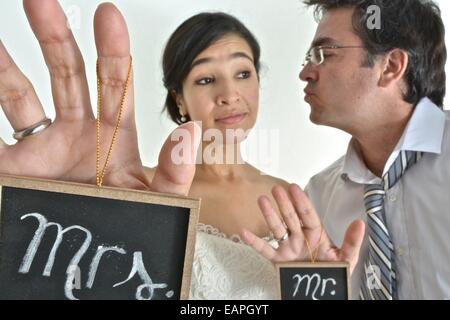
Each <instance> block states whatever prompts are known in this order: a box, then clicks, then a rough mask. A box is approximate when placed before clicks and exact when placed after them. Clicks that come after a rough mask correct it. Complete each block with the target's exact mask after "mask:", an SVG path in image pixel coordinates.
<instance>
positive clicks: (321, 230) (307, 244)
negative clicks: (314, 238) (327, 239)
mask: <svg viewBox="0 0 450 320" xmlns="http://www.w3.org/2000/svg"><path fill="white" fill-rule="evenodd" d="M322 234H323V227H322V225H321V226H320V237H319V243H318V244H317V248H316V252H315V254H314V255H313V252H312V250H311V246H310V245H309V241H308V239H306V235H305V242H306V246H307V248H308V253H309V258H310V259H311V262H312V263H315V262H316V259H317V255H318V254H319V248H320V244H321V243H322Z"/></svg>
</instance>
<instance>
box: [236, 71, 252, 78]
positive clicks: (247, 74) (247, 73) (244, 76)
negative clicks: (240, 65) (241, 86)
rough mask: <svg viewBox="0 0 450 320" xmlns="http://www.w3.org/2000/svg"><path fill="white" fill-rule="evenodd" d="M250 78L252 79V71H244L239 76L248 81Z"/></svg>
mask: <svg viewBox="0 0 450 320" xmlns="http://www.w3.org/2000/svg"><path fill="white" fill-rule="evenodd" d="M249 77H250V71H242V72H239V74H238V78H239V79H247V78H249Z"/></svg>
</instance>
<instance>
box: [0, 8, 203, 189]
mask: <svg viewBox="0 0 450 320" xmlns="http://www.w3.org/2000/svg"><path fill="white" fill-rule="evenodd" d="M23 5H24V9H25V12H26V15H27V17H28V21H29V23H30V25H31V28H32V30H33V32H34V34H35V36H36V38H37V40H38V41H39V44H40V46H41V49H42V53H43V55H44V59H45V62H46V64H47V66H48V70H49V72H50V79H51V87H52V93H53V101H54V106H55V110H56V119H55V121H54V122H53V124H52V125H50V127H48V128H47V129H45V130H43V131H42V132H40V133H37V134H35V135H32V136H28V137H26V138H24V139H23V140H22V141H20V142H18V143H16V144H14V145H6V144H5V143H4V142H3V141H2V140H1V139H0V173H3V174H14V175H21V176H33V177H42V178H48V179H59V180H67V181H77V182H84V183H95V155H96V120H95V116H94V114H93V112H92V107H91V103H90V96H89V91H88V84H87V80H86V73H85V66H84V61H83V57H82V55H81V52H80V50H79V48H78V46H77V43H76V42H75V39H74V37H73V35H72V32H71V31H70V29H69V28H68V26H67V19H66V17H65V15H64V12H63V10H62V8H61V7H60V5H59V3H58V2H57V1H56V0H24V1H23ZM94 32H95V44H96V47H97V54H98V63H99V76H100V78H101V80H102V83H103V89H102V114H101V120H102V121H101V137H102V139H101V153H100V155H101V157H100V165H101V167H102V165H103V163H104V160H105V156H106V153H107V150H108V147H109V144H110V142H111V137H112V133H113V130H114V127H115V125H116V118H117V113H118V110H119V106H120V96H121V93H122V90H123V86H124V83H125V80H126V78H127V73H128V69H129V62H130V40H129V35H128V30H127V26H126V23H125V20H124V18H123V16H122V15H121V13H120V12H119V11H118V10H117V8H116V7H115V6H114V5H112V4H109V3H105V4H101V5H100V6H99V7H98V8H97V11H96V13H95V17H94ZM0 103H1V105H2V108H3V110H4V112H5V114H6V117H7V119H8V120H9V122H10V123H11V126H12V127H13V128H14V130H15V131H20V130H23V129H24V128H27V127H30V126H32V125H33V124H35V123H37V122H39V121H41V120H42V119H44V118H45V113H44V109H43V107H42V105H41V103H40V101H39V98H38V97H37V95H36V92H35V91H34V89H33V86H32V84H31V83H30V81H29V80H28V79H27V78H26V77H25V76H24V74H23V73H22V72H21V71H20V70H19V68H18V67H17V65H16V64H15V63H14V61H13V59H12V58H11V57H10V55H9V54H8V52H7V51H6V48H5V47H4V45H3V43H2V42H0ZM182 127H183V129H185V130H188V131H189V132H190V133H191V135H190V136H191V137H192V138H191V144H190V146H191V152H192V154H193V155H195V154H196V149H197V147H198V144H199V137H200V135H199V134H194V131H195V130H198V126H196V125H195V124H194V123H187V124H185V125H183V126H182ZM175 143H176V142H172V141H171V140H170V139H169V138H168V139H167V141H166V142H165V144H164V146H163V147H162V149H161V153H160V157H159V160H160V161H159V165H158V167H157V168H156V172H155V175H154V179H153V181H148V179H147V177H146V175H145V174H144V169H143V166H142V163H141V159H140V155H139V150H138V142H137V133H136V124H135V115H134V93H133V79H132V75H131V78H130V82H129V86H128V91H127V95H126V98H125V103H124V109H123V114H122V120H121V125H120V129H119V132H118V135H117V141H116V143H115V145H114V147H113V152H112V155H111V159H110V164H109V166H108V168H107V171H106V174H105V178H104V184H105V185H110V186H120V187H127V188H136V189H147V190H152V191H156V192H168V193H174V194H181V195H186V194H187V193H188V191H189V188H190V185H191V183H192V179H193V177H194V173H195V161H193V162H192V164H187V165H175V164H173V163H172V161H171V151H172V148H173V146H174V144H175Z"/></svg>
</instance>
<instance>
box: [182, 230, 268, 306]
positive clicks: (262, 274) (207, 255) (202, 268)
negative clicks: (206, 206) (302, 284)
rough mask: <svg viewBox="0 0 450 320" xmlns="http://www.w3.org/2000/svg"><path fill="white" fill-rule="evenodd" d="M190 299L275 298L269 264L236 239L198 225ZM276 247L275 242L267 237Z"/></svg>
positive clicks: (236, 237) (235, 236) (237, 237)
mask: <svg viewBox="0 0 450 320" xmlns="http://www.w3.org/2000/svg"><path fill="white" fill-rule="evenodd" d="M197 231H198V232H197V239H196V244H195V253H194V264H193V268H192V277H191V288H190V299H196V300H204V299H208V300H216V299H221V300H225V299H236V300H240V299H246V300H248V299H254V300H259V299H270V300H272V299H276V275H275V268H274V267H273V265H272V263H271V262H270V261H268V260H266V259H265V258H263V257H262V256H260V255H259V254H258V253H256V252H255V251H253V249H252V248H250V247H249V246H247V245H246V244H245V243H243V242H242V240H241V239H240V238H239V236H237V235H234V236H231V237H227V236H226V235H225V234H224V233H221V232H220V231H219V230H217V229H216V228H214V227H212V226H209V225H205V224H198V227H197ZM265 240H266V241H269V243H270V244H271V245H273V246H274V247H276V241H274V240H271V239H270V238H266V239H265Z"/></svg>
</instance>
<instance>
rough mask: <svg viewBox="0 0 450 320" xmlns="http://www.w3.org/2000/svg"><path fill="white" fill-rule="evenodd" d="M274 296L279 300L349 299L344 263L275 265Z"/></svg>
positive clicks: (348, 277) (348, 282)
mask: <svg viewBox="0 0 450 320" xmlns="http://www.w3.org/2000/svg"><path fill="white" fill-rule="evenodd" d="M275 267H276V269H277V276H278V281H277V284H278V293H279V298H280V299H281V300H349V299H350V295H351V293H350V291H351V290H350V271H349V265H348V264H347V263H303V262H294V263H279V264H276V265H275Z"/></svg>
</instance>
